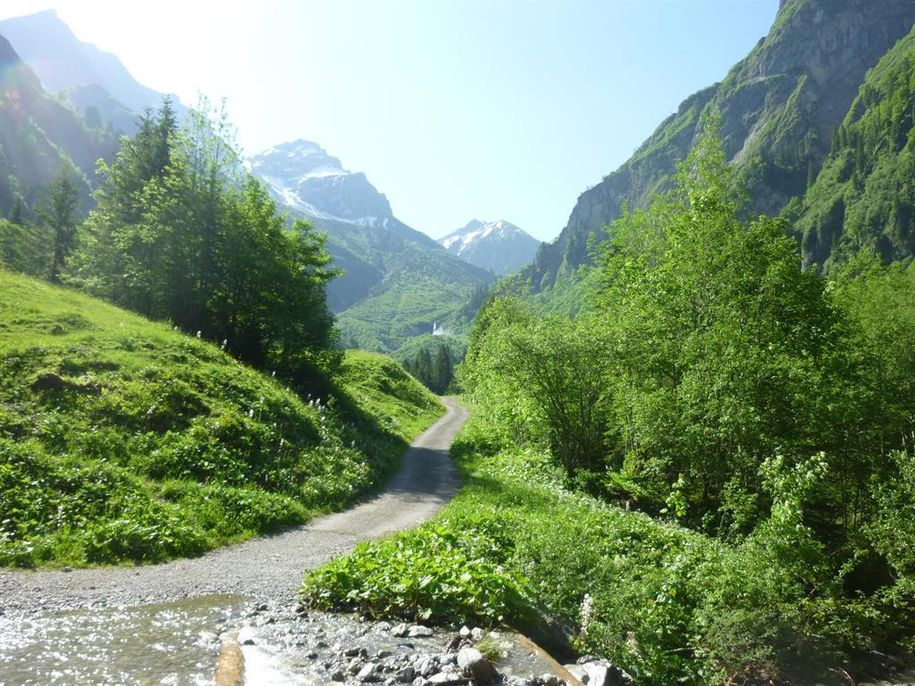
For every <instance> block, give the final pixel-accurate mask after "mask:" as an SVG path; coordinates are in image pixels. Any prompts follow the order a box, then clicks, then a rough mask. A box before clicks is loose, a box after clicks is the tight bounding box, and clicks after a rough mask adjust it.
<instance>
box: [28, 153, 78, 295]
mask: <svg viewBox="0 0 915 686" xmlns="http://www.w3.org/2000/svg"><path fill="white" fill-rule="evenodd" d="M74 174H75V171H74V170H73V169H72V168H71V167H70V166H69V165H64V166H62V167H61V169H60V171H59V172H58V174H57V178H55V179H54V181H52V182H51V184H50V185H49V186H48V188H47V190H46V192H45V198H44V201H43V203H42V204H41V205H40V206H39V208H38V216H39V219H40V221H41V224H42V228H43V229H44V230H45V231H46V232H47V233H48V237H49V239H50V242H51V246H50V247H51V269H50V274H49V276H50V279H51V281H54V282H58V281H60V272H61V270H62V269H63V267H64V263H65V262H66V260H67V257H68V256H69V255H70V252H71V251H72V250H73V245H74V242H75V239H76V227H77V224H78V223H79V216H78V211H79V189H78V187H77V185H76V180H75V178H74Z"/></svg>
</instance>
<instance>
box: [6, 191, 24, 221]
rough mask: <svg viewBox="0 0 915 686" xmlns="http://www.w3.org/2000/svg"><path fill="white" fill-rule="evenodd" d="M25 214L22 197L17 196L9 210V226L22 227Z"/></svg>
mask: <svg viewBox="0 0 915 686" xmlns="http://www.w3.org/2000/svg"><path fill="white" fill-rule="evenodd" d="M24 212H25V206H24V204H23V202H22V196H21V195H17V196H16V199H15V200H14V201H13V207H12V209H10V216H9V221H10V224H15V225H16V226H22V225H23V223H24V222H25V219H24V217H23V214H24Z"/></svg>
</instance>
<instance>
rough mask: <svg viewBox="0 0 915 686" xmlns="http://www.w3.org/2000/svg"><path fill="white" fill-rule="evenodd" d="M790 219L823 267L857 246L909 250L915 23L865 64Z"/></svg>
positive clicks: (914, 232)
mask: <svg viewBox="0 0 915 686" xmlns="http://www.w3.org/2000/svg"><path fill="white" fill-rule="evenodd" d="M796 226H797V229H798V231H799V232H800V233H801V235H802V236H803V241H802V248H803V253H804V259H805V260H806V261H807V262H813V263H817V264H821V265H825V266H826V267H827V268H828V267H830V266H831V265H832V264H833V263H834V262H835V261H836V260H838V259H841V258H843V257H846V256H847V255H848V254H849V253H851V252H854V251H857V250H859V249H860V248H861V247H868V248H871V249H873V250H875V251H876V252H877V253H878V254H879V255H880V256H881V257H882V258H883V259H884V260H886V261H891V260H898V259H902V258H905V257H910V256H912V255H913V254H915V29H913V30H912V31H910V32H909V34H908V35H907V36H906V37H905V38H903V39H902V40H900V41H899V42H898V43H897V44H896V46H895V47H894V48H893V49H892V50H890V51H889V52H888V53H887V54H886V55H884V57H883V58H882V59H881V60H880V62H879V63H878V64H877V66H876V67H874V68H873V69H872V70H871V71H870V72H868V74H867V77H866V78H865V79H864V83H863V84H862V85H861V88H860V89H859V91H858V96H857V97H856V98H855V101H854V103H852V106H851V108H850V109H849V111H848V114H846V116H845V119H844V120H843V121H842V124H841V125H840V126H839V129H838V131H837V132H836V136H835V140H834V144H833V147H832V151H831V152H830V153H829V157H828V158H827V159H826V163H825V164H824V165H823V170H822V171H821V172H820V174H819V175H818V176H817V179H816V182H815V183H814V184H813V186H811V188H810V189H809V190H808V192H807V194H806V195H805V196H804V200H803V203H802V210H801V216H800V218H799V219H798V221H797V225H796Z"/></svg>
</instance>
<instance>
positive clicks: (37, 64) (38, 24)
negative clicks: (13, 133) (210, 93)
mask: <svg viewBox="0 0 915 686" xmlns="http://www.w3.org/2000/svg"><path fill="white" fill-rule="evenodd" d="M0 34H2V35H4V36H6V38H7V39H8V40H9V41H10V42H11V43H12V44H13V46H14V47H15V49H16V52H18V53H19V56H20V57H21V58H22V60H23V61H24V62H25V63H26V64H28V65H29V66H30V67H31V68H32V70H33V71H34V72H35V73H36V74H37V75H38V78H39V79H41V83H42V85H43V86H44V88H45V89H46V90H48V91H51V92H55V93H56V92H63V93H65V94H68V95H69V93H70V92H71V91H74V90H75V89H81V88H82V87H84V86H87V85H90V84H94V85H96V86H98V87H100V90H91V91H83V92H79V90H77V92H78V93H79V95H78V97H77V98H76V99H74V100H73V102H74V103H76V104H79V105H80V107H81V108H82V109H81V110H80V112H81V113H85V112H86V109H87V108H88V107H89V106H91V105H95V106H96V108H97V109H98V110H99V111H100V112H104V111H107V110H109V109H111V104H110V103H109V102H108V101H109V100H111V99H113V100H115V101H117V102H118V103H120V104H122V105H123V107H124V108H126V109H127V110H128V111H130V112H133V113H134V114H139V113H140V112H142V111H143V110H144V108H146V107H151V108H153V109H156V108H158V106H159V105H160V104H161V103H162V98H163V97H165V94H163V93H159V92H157V91H154V90H153V89H151V88H147V87H146V86H144V85H142V84H141V83H139V82H138V81H137V80H136V79H135V78H134V77H133V76H132V75H131V74H130V72H129V71H127V69H126V67H124V65H123V64H121V61H120V60H119V59H118V58H117V57H115V56H114V55H112V54H111V53H108V52H104V51H102V50H99V49H98V48H97V47H95V46H94V45H91V44H90V43H85V42H83V41H81V40H79V39H78V38H77V37H76V36H75V35H74V34H73V32H72V31H71V30H70V27H69V26H67V25H66V24H65V23H64V22H63V21H62V20H61V19H60V17H58V16H57V13H56V12H55V11H54V10H46V11H44V12H38V13H36V14H30V15H27V16H23V17H15V18H12V19H4V20H3V21H0ZM90 96H94V99H93V100H89V97H90ZM170 97H171V98H172V102H173V104H174V105H175V110H176V112H177V113H178V114H179V116H183V115H184V114H185V113H186V108H184V107H183V106H182V105H181V104H180V102H178V98H177V97H176V96H174V95H173V96H170ZM112 124H113V125H116V124H115V122H112ZM121 126H123V124H121ZM125 132H126V133H132V131H129V130H125Z"/></svg>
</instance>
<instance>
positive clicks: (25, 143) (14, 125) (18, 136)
mask: <svg viewBox="0 0 915 686" xmlns="http://www.w3.org/2000/svg"><path fill="white" fill-rule="evenodd" d="M116 147H117V141H116V139H115V138H114V136H112V135H110V134H107V133H105V132H102V131H92V130H90V129H89V128H88V127H87V126H86V125H85V123H84V122H83V121H82V120H81V119H80V117H79V116H78V115H77V114H76V113H75V112H73V111H72V110H71V109H70V108H68V107H66V106H64V105H63V104H61V103H60V102H59V101H58V100H57V99H55V98H53V97H51V96H50V95H49V94H48V93H46V92H45V91H44V89H42V87H41V83H40V82H39V80H38V77H37V76H36V75H35V73H34V72H33V71H32V70H31V69H30V68H29V67H28V66H27V65H26V64H24V63H23V62H22V60H21V59H20V58H19V55H18V54H17V53H16V51H15V50H14V49H13V46H12V45H11V44H10V42H9V41H8V40H7V39H6V38H4V37H3V36H0V213H2V214H3V216H5V215H6V213H7V212H8V211H9V209H10V207H11V206H12V203H13V201H14V199H15V197H16V196H17V195H19V196H22V198H23V200H24V201H25V203H26V205H27V206H33V205H34V203H35V201H36V200H38V198H39V196H40V195H41V192H42V190H43V188H44V187H45V186H46V185H47V184H48V183H50V182H51V181H52V180H53V179H54V177H55V176H56V175H57V173H58V171H59V170H60V168H61V166H62V165H63V164H65V163H67V162H70V163H72V164H73V165H74V166H75V167H76V168H77V170H78V171H80V172H81V173H82V176H81V178H80V179H79V180H78V182H79V183H80V184H81V186H82V188H81V190H82V195H83V197H84V200H86V201H87V202H88V195H89V188H90V186H91V180H92V179H94V177H95V164H96V161H97V160H98V159H99V158H100V157H111V156H112V155H113V154H114V151H115V149H116Z"/></svg>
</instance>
